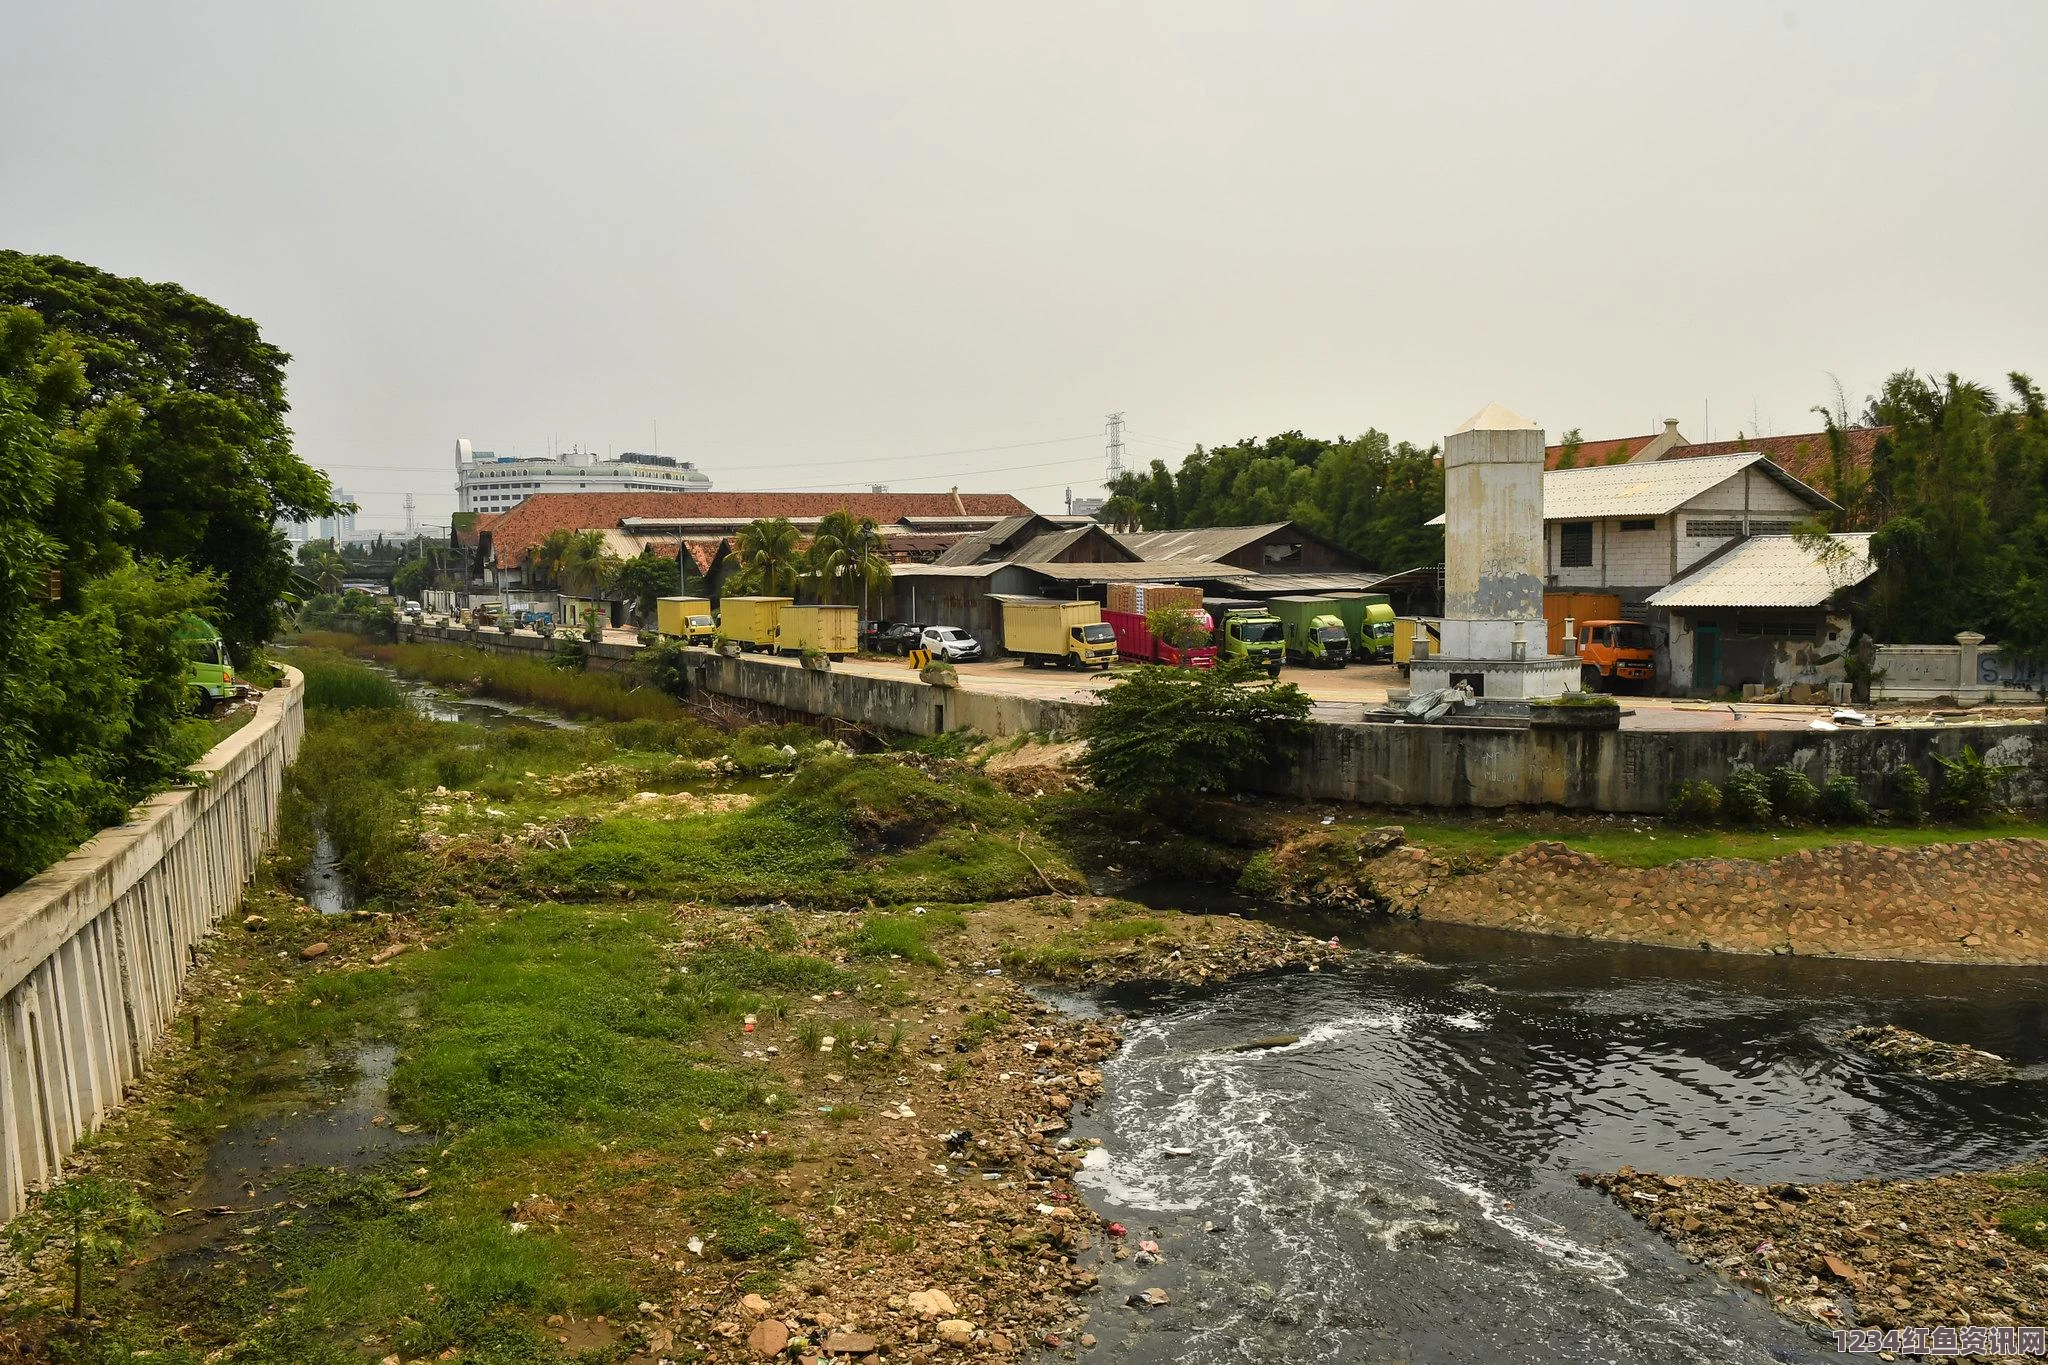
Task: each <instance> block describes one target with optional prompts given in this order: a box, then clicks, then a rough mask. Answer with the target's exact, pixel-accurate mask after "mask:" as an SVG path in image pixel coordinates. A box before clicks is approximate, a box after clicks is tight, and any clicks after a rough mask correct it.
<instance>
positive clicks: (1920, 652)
mask: <svg viewBox="0 0 2048 1365" xmlns="http://www.w3.org/2000/svg"><path fill="white" fill-rule="evenodd" d="M1872 667H1873V668H1874V669H1875V671H1876V678H1875V680H1874V681H1873V682H1872V683H1871V687H1870V695H1871V696H1872V697H1874V698H1875V699H1876V700H1878V701H1933V700H1935V699H1936V698H1940V697H1946V698H1949V699H1951V700H1953V701H1958V702H1972V701H1991V702H2021V703H2025V702H2038V701H2040V700H2041V697H2042V694H2043V691H2044V690H2048V671H2044V670H2043V669H2042V667H2041V666H2040V665H2039V664H2034V663H2029V662H2028V661H2027V660H2025V659H2022V658H2020V657H2018V656H2017V655H2009V654H2006V653H2003V652H2002V651H2000V649H1999V648H1998V646H1997V645H1987V644H1985V643H1984V637H1983V636H1981V635H1979V634H1977V633H1976V632H1975V631H1967V630H1966V631H1964V632H1963V633H1962V634H1960V635H1958V636H1956V643H1954V644H1952V645H1879V646H1878V647H1877V653H1876V655H1875V657H1874V658H1873V660H1872Z"/></svg>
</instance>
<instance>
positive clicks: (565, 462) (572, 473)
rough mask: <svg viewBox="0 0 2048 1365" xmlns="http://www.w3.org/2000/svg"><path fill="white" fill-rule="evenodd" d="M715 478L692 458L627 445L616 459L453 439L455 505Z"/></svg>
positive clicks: (659, 487) (699, 487)
mask: <svg viewBox="0 0 2048 1365" xmlns="http://www.w3.org/2000/svg"><path fill="white" fill-rule="evenodd" d="M710 487H711V479H710V477H709V476H708V475H706V474H705V473H704V471H703V470H701V469H699V468H697V466H696V465H695V464H693V463H691V462H690V461H688V460H677V459H673V458H671V457H670V456H667V455H643V454H641V453H640V452H639V451H637V450H629V451H627V452H626V453H625V454H623V455H621V456H619V458H617V459H616V460H607V459H604V458H602V457H600V456H597V455H593V454H590V453H588V452H586V451H580V450H572V451H570V452H569V453H568V454H566V455H556V456H548V455H531V456H519V455H499V454H496V453H494V452H492V451H488V450H473V449H471V447H470V444H469V442H468V441H466V440H458V441H457V442H456V443H455V507H456V510H457V511H460V512H503V511H507V510H509V509H511V508H514V507H517V506H518V505H519V504H520V503H522V502H524V501H526V500H527V499H528V498H530V497H532V496H533V495H534V494H535V493H629V492H630V493H703V492H707V491H708V490H709V489H710Z"/></svg>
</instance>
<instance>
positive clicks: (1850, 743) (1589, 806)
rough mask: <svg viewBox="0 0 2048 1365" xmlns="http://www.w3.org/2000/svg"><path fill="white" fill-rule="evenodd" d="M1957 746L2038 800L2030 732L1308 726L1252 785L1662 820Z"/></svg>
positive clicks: (1390, 801)
mask: <svg viewBox="0 0 2048 1365" xmlns="http://www.w3.org/2000/svg"><path fill="white" fill-rule="evenodd" d="M1965 744H1967V745H1970V746H1971V747H1972V748H1974V749H1976V751H1977V752H1978V753H1979V754H1980V755H1983V756H1984V757H1985V758H1986V759H1987V761H1989V762H1993V763H1998V764H2002V765H2007V766H2011V767H2014V768H2016V769H2019V771H2018V772H2017V773H2015V774H2014V775H2013V778H2012V790H2011V793H2010V794H2011V795H2012V796H2013V797H2014V799H2017V800H2023V801H2027V802H2030V803H2039V802H2041V801H2042V800H2043V798H2044V796H2048V743H2044V742H2043V734H2042V728H2041V726H2039V725H2038V724H2034V723H2032V722H2012V721H2008V722H1987V723H1985V724H1982V725H1955V726H1942V727H1933V726H1927V727H1914V728H1897V727H1886V728H1884V729H1869V730H1833V731H1806V730H1758V731H1753V732H1749V733H1742V732H1736V731H1726V730H1674V731H1658V730H1608V731H1590V732H1589V731H1569V730H1567V731H1555V730H1478V729H1461V728H1458V727H1455V726H1438V725H1318V726H1317V727H1316V732H1315V738H1314V739H1313V740H1312V741H1311V742H1310V747H1309V749H1308V752H1307V753H1305V754H1303V755H1302V757H1301V759H1300V761H1299V762H1298V763H1296V764H1295V765H1294V767H1293V768H1292V769H1290V770H1288V771H1286V772H1276V773H1272V774H1268V775H1267V776H1266V778H1265V779H1264V780H1263V781H1262V782H1260V783H1259V785H1260V786H1261V787H1263V788H1264V789H1266V790H1269V791H1276V792H1283V793H1286V794H1288V795H1292V796H1300V797H1307V798H1312V799H1318V800H1331V799H1334V800H1340V801H1356V802H1360V803H1363V804H1368V805H1386V806H1447V807H1470V806H1480V807H1489V808H1491V807H1503V806H1532V805H1534V806H1562V807H1564V808H1566V809H1568V810H1599V811H1640V812H1643V813H1646V814H1655V813H1660V812H1662V811H1663V810H1664V808H1665V806H1666V805H1667V804H1668V798H1669V796H1670V793H1671V788H1672V787H1673V786H1674V785H1675V784H1676V783H1677V782H1679V781H1680V780H1681V779H1683V778H1704V779H1706V780H1707V781H1709V782H1720V781H1722V780H1723V779H1725V778H1726V777H1727V776H1728V774H1729V773H1731V772H1733V771H1734V770H1735V769H1737V768H1758V769H1768V768H1774V767H1776V766H1777V765H1779V764H1780V763H1791V764H1794V765H1796V766H1798V767H1799V768H1801V769H1802V770H1804V771H1805V773H1806V775H1807V776H1808V777H1810V778H1812V779H1813V782H1814V785H1815V786H1819V785H1820V784H1822V783H1823V782H1825V781H1826V780H1827V779H1828V778H1830V777H1833V776H1834V775H1836V774H1837V773H1847V774H1849V775H1850V776H1852V777H1854V778H1855V779H1856V780H1857V783H1858V785H1859V786H1860V787H1861V789H1862V791H1863V794H1864V796H1865V798H1866V799H1868V800H1871V801H1873V802H1876V801H1879V800H1881V799H1882V798H1883V794H1884V790H1883V789H1884V782H1885V778H1886V776H1887V775H1888V774H1890V773H1891V772H1892V771H1893V770H1894V769H1895V768H1897V767H1898V766H1899V765H1900V764H1902V763H1904V764H1910V765H1911V766H1913V767H1914V768H1916V769H1918V770H1919V771H1920V772H1921V773H1922V774H1923V775H1926V776H1928V777H1930V778H1931V777H1932V776H1933V774H1934V769H1935V766H1936V765H1935V761H1934V755H1936V754H1941V755H1942V756H1944V757H1949V758H1953V757H1954V756H1956V755H1957V754H1960V753H1961V752H1962V750H1963V746H1964V745H1965Z"/></svg>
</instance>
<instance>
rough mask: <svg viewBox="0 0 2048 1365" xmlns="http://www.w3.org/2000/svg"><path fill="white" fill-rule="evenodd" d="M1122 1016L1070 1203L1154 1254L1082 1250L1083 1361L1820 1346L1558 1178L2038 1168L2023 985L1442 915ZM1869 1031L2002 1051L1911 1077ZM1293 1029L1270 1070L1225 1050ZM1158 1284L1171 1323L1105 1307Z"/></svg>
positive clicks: (2038, 1119)
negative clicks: (1846, 1039)
mask: <svg viewBox="0 0 2048 1365" xmlns="http://www.w3.org/2000/svg"><path fill="white" fill-rule="evenodd" d="M1344 939H1345V942H1346V946H1348V947H1353V948H1358V949H1364V950H1365V952H1364V954H1363V955H1362V960H1360V961H1358V962H1357V963H1356V964H1355V965H1353V966H1352V967H1350V968H1348V969H1346V970H1343V971H1338V972H1327V973H1316V974H1306V973H1300V974H1287V975H1280V976H1270V977H1265V978H1261V979H1256V980H1251V981H1246V982H1240V983H1237V984H1235V985H1232V986H1228V987H1224V988H1222V989H1219V990H1215V991H1212V992H1207V993H1202V994H1174V995H1167V996H1156V995H1155V996H1146V995H1142V994H1136V993H1129V992H1125V993H1120V994H1119V993H1112V994H1110V995H1108V996H1105V997H1102V998H1101V999H1099V1000H1096V1001H1092V1002H1086V1003H1087V1004H1088V1005H1091V1006H1094V1007H1100V1006H1103V1005H1108V1006H1113V1007H1115V1008H1118V1009H1121V1010H1124V1011H1126V1012H1127V1013H1128V1014H1129V1016H1130V1019H1129V1024H1128V1027H1127V1039H1128V1041H1127V1044H1126V1046H1125V1048H1124V1049H1123V1051H1122V1052H1120V1053H1119V1054H1118V1055H1117V1056H1116V1057H1114V1058H1112V1059H1110V1061H1109V1062H1107V1063H1106V1064H1105V1067H1104V1072H1105V1077H1106V1085H1105V1090H1104V1095H1103V1098H1102V1100H1101V1102H1100V1103H1099V1104H1098V1105H1097V1107H1096V1111H1095V1113H1094V1114H1093V1115H1092V1116H1091V1117H1090V1118H1089V1119H1088V1120H1085V1121H1084V1122H1083V1123H1082V1124H1081V1125H1080V1126H1079V1127H1077V1130H1076V1131H1077V1133H1078V1134H1079V1135H1081V1136H1093V1137H1099V1138H1100V1139H1102V1141H1103V1143H1104V1145H1105V1151H1106V1154H1107V1161H1106V1162H1104V1161H1100V1159H1099V1158H1098V1159H1096V1160H1097V1161H1098V1163H1099V1164H1095V1165H1092V1166H1091V1167H1090V1168H1088V1169H1085V1170H1084V1171H1083V1172H1082V1174H1081V1177H1080V1179H1081V1181H1082V1183H1083V1186H1084V1188H1085V1189H1086V1190H1087V1192H1088V1195H1089V1197H1090V1201H1091V1202H1092V1203H1093V1204H1095V1206H1096V1207H1097V1208H1098V1209H1099V1210H1100V1211H1101V1212H1102V1213H1103V1214H1104V1215H1105V1216H1107V1217H1110V1218H1112V1219H1116V1220H1119V1221H1121V1222H1123V1223H1124V1224H1126V1225H1127V1226H1128V1227H1129V1228H1130V1233H1131V1236H1130V1245H1132V1246H1135V1245H1136V1243H1137V1241H1138V1240H1139V1239H1141V1238H1153V1239H1156V1240H1157V1241H1158V1242H1159V1243H1160V1246H1161V1250H1162V1252H1163V1253H1164V1259H1163V1261H1162V1262H1161V1263H1159V1264H1157V1265H1152V1266H1146V1267H1141V1266H1138V1265H1137V1264H1135V1263H1134V1262H1133V1261H1126V1262H1121V1263H1120V1262H1114V1261H1111V1262H1107V1263H1105V1264H1104V1266H1103V1267H1102V1270H1103V1286H1104V1287H1103V1294H1102V1297H1101V1300H1100V1306H1099V1307H1098V1308H1097V1309H1096V1311H1095V1312H1094V1314H1093V1319H1094V1320H1093V1322H1092V1323H1091V1324H1090V1330H1091V1331H1093V1332H1094V1333H1095V1334H1096V1335H1097V1337H1098V1338H1099V1339H1100V1341H1101V1345H1100V1347H1099V1348H1098V1350H1097V1351H1096V1352H1095V1353H1093V1355H1094V1358H1098V1359H1101V1360H1105V1361H1110V1360H1114V1361H1119V1362H1123V1361H1131V1362H1139V1361H1143V1362H1152V1361H1159V1362H1164V1361H1174V1362H1189V1361H1219V1362H1220V1361H1297V1360H1303V1361H1305V1360H1329V1361H1375V1362H1382V1361H1384V1362H1397V1361H1414V1362H1422V1361H1474V1362H1478V1361H1505V1360H1513V1361H1530V1362H1553V1361H1554V1362H1560V1363H1562V1362H1591V1361H1615V1362H1622V1361H1629V1362H1634V1361H1651V1362H1666V1361H1669V1362H1709V1361H1712V1362H1723V1361H1728V1362H1738V1361H1757V1362H1763V1361H1771V1360H1780V1361H1789V1360H1832V1359H1837V1358H1838V1357H1837V1356H1836V1353H1835V1351H1834V1347H1833V1343H1832V1342H1831V1341H1828V1342H1819V1341H1816V1340H1814V1339H1813V1338H1812V1337H1810V1336H1809V1335H1808V1334H1806V1333H1805V1332H1804V1331H1802V1330H1801V1329H1799V1328H1797V1327H1794V1326H1792V1325H1790V1324H1788V1323H1786V1322H1784V1321H1782V1320H1780V1319H1779V1318H1777V1317H1776V1316H1775V1315H1774V1314H1773V1313H1771V1312H1770V1310H1769V1309H1768V1308H1766V1307H1764V1306H1763V1305H1762V1303H1761V1301H1760V1300H1758V1299H1756V1298H1755V1297H1754V1296H1753V1295H1750V1294H1748V1293H1746V1292H1742V1291H1737V1290H1731V1289H1729V1288H1726V1287H1724V1286H1722V1285H1720V1284H1719V1283H1717V1281H1716V1280H1715V1278H1714V1276H1713V1275H1712V1274H1710V1273H1709V1272H1707V1271H1706V1270H1704V1269H1701V1268H1700V1267H1696V1266H1693V1265H1690V1264H1688V1263H1687V1262H1686V1261H1685V1260H1684V1259H1683V1258H1682V1257H1680V1256H1679V1255H1677V1254H1676V1253H1675V1252H1674V1251H1673V1250H1671V1248H1670V1247H1669V1246H1668V1245H1667V1244H1666V1243H1665V1242H1664V1241H1663V1240H1662V1239H1661V1238H1660V1237H1658V1236H1657V1235H1655V1234H1654V1233H1652V1232H1650V1231H1649V1230H1648V1229H1647V1228H1646V1227H1644V1226H1643V1225H1642V1224H1640V1223H1638V1222H1637V1221H1636V1220H1635V1219H1633V1218H1632V1217H1630V1216H1629V1215H1628V1214H1627V1213H1626V1212H1625V1211H1624V1210H1622V1209H1621V1208H1619V1207H1618V1206H1616V1205H1615V1204H1614V1203H1613V1202H1612V1201H1611V1200H1610V1199H1608V1198H1607V1197H1606V1196H1605V1195H1603V1194H1601V1193H1599V1192H1598V1191H1596V1190H1589V1189H1585V1188H1583V1187H1581V1186H1580V1185H1578V1183H1577V1182H1576V1180H1574V1178H1573V1176H1574V1173H1576V1172H1578V1171H1584V1170H1607V1169H1612V1168H1614V1167H1616V1166H1620V1165H1623V1164H1633V1165H1635V1166H1637V1167H1638V1168H1641V1169H1647V1170H1657V1171H1668V1172H1684V1173H1689V1174H1695V1175H1705V1176H1726V1177H1734V1178H1738V1179H1742V1180H1748V1181H1778V1180H1791V1181H1815V1180H1827V1179H1849V1178H1857V1177H1865V1176H1875V1175H1886V1176H1918V1175H1930V1174H1935V1173H1939V1172H1944V1171H1956V1170H1963V1169H1978V1168H1984V1167H1991V1166H1999V1165H2006V1164H2010V1163H2012V1162H2016V1161H2020V1160H2023V1159H2025V1158H2028V1157H2030V1156H2035V1155H2039V1154H2041V1153H2043V1152H2048V1124H2044V1123H2043V1119H2044V1117H2048V973H2044V972H2041V971H2036V970H2025V971H2021V970H2001V969H1995V968H1993V969H1986V968H1977V969H1964V968H1948V967H1924V966H1917V965H1898V964H1876V963H1851V962H1839V961H1816V960H1812V959H1797V958H1743V957H1733V956H1728V955H1709V954H1694V953H1679V952H1671V951H1667V950H1658V949H1642V948H1630V947H1620V946H1613V945H1598V944H1586V943H1582V942H1578V941H1574V940H1566V939H1555V938H1539V937H1530V936H1521V935H1514V934H1509V933H1503V932H1493V931H1480V930H1466V929H1459V928H1456V927H1451V926H1433V925H1416V924H1407V923H1392V924H1376V925H1370V926H1365V927H1364V928H1363V929H1352V930H1347V931H1346V932H1345V933H1344ZM1873 1021H1888V1022H1895V1023H1899V1024H1902V1025H1904V1026H1905V1027H1907V1028H1911V1029H1914V1030H1916V1031H1918V1032H1922V1033H1926V1034H1928V1035H1930V1036H1933V1037H1937V1038H1941V1039H1944V1040H1952V1041H1957V1042H1967V1043H1972V1044H1975V1045H1977V1046H1980V1047H1985V1048H1989V1049H1991V1050H1992V1051H1995V1052H1999V1053H2002V1054H2004V1055H2005V1056H2007V1057H2009V1058H2012V1059H2013V1060H2015V1061H2016V1062H2018V1063H2020V1064H2021V1066H2022V1067H2023V1071H2022V1075H2021V1078H2020V1079H2019V1080H2017V1081H2014V1082H2009V1083H2006V1084H2002V1085H1958V1084H1948V1085H1939V1084H1933V1083H1929V1082H1925V1081H1918V1080H1914V1079H1911V1078H1909V1077H1904V1076H1901V1075H1898V1074H1895V1073H1893V1072H1890V1071H1888V1070H1886V1069H1885V1068H1884V1066H1883V1065H1882V1064H1880V1063H1878V1062H1877V1061H1876V1060H1875V1059H1873V1058H1871V1057H1869V1056H1867V1055H1866V1054H1863V1053H1861V1052H1858V1051H1855V1050H1853V1049H1850V1048H1847V1047H1845V1046H1844V1045H1843V1044H1842V1043H1841V1042H1840V1040H1839V1039H1840V1034H1841V1032H1842V1031H1843V1030H1844V1029H1846V1028H1848V1027H1850V1026H1852V1025H1855V1024H1859V1023H1864V1022H1873ZM1281 1034H1293V1035H1297V1036H1298V1038H1299V1041H1298V1042H1295V1043H1292V1044H1289V1045H1286V1046H1281V1047H1275V1048H1272V1049H1270V1050H1265V1051H1255V1052H1229V1051H1223V1050H1220V1049H1225V1048H1228V1047H1229V1046H1230V1045H1232V1044H1236V1043H1240V1042H1243V1041H1245V1040H1250V1039H1257V1038H1262V1037H1269V1036H1273V1035H1281ZM1152 1286H1158V1287H1161V1288H1164V1289H1166V1290H1167V1291H1168V1294H1169V1298H1170V1303H1169V1305H1168V1306H1167V1307H1165V1308H1161V1309H1156V1310H1152V1311H1149V1312H1147V1311H1141V1310H1139V1309H1137V1308H1133V1307H1128V1306H1125V1303H1124V1301H1125V1299H1126V1297H1127V1296H1129V1295H1131V1294H1133V1293H1136V1292H1138V1291H1140V1290H1143V1289H1145V1288H1149V1287H1152Z"/></svg>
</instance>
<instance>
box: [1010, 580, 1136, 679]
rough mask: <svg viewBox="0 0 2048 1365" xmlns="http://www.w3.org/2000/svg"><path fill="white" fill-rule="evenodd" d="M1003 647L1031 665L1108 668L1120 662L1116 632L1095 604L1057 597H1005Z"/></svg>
mask: <svg viewBox="0 0 2048 1365" xmlns="http://www.w3.org/2000/svg"><path fill="white" fill-rule="evenodd" d="M1000 600H1001V602H1002V604H1003V648H1004V649H1006V650H1008V651H1010V653H1012V654H1016V655H1020V656H1022V658H1023V660H1024V662H1025V663H1027V664H1052V665H1060V664H1064V665H1066V666H1067V667H1068V668H1074V669H1081V668H1108V667H1109V666H1110V665H1111V664H1113V663H1115V662H1116V653H1117V647H1116V632H1115V631H1114V630H1112V629H1110V627H1109V626H1108V625H1107V624H1106V623H1105V622H1104V621H1103V619H1102V608H1101V607H1100V606H1098V605H1097V604H1095V603H1093V602H1068V601H1063V600H1061V599H1059V598H1054V597H1003V598H1001V599H1000Z"/></svg>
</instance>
